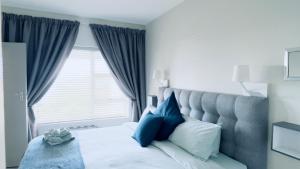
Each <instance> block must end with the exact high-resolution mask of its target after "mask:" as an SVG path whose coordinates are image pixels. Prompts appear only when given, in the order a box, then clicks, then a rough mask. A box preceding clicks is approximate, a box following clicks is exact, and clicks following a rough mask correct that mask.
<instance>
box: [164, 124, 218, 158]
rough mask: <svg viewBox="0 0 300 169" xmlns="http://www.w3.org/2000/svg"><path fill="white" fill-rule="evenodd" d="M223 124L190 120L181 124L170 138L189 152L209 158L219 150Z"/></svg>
mask: <svg viewBox="0 0 300 169" xmlns="http://www.w3.org/2000/svg"><path fill="white" fill-rule="evenodd" d="M220 139H221V126H219V125H217V124H213V123H208V122H203V121H200V120H188V121H186V122H185V123H182V124H181V125H179V126H178V127H177V128H176V129H175V131H174V132H173V133H172V134H171V135H170V137H169V140H170V141H171V142H172V143H173V144H175V145H177V146H179V147H181V148H182V149H184V150H186V151H187V152H189V153H191V154H193V155H194V156H196V157H199V158H200V159H203V160H208V159H209V157H210V156H212V155H216V154H217V153H218V152H219V147H220Z"/></svg>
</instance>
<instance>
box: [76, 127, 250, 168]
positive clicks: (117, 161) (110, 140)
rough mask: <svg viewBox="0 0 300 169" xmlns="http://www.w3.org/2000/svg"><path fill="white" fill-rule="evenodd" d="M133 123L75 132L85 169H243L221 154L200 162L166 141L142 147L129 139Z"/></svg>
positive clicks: (239, 164) (240, 164) (234, 161)
mask: <svg viewBox="0 0 300 169" xmlns="http://www.w3.org/2000/svg"><path fill="white" fill-rule="evenodd" d="M135 127H136V123H125V124H124V125H121V126H115V127H106V128H96V129H88V130H79V131H76V133H74V134H75V135H76V138H77V139H78V140H79V145H80V150H81V154H82V158H83V161H84V164H85V168H86V169H100V168H103V169H247V167H246V166H245V165H244V164H242V163H240V162H238V161H236V160H234V159H231V158H229V157H227V156H226V155H223V154H221V153H220V154H219V155H218V156H217V157H213V158H210V159H209V160H208V161H206V162H205V161H202V160H200V159H198V158H196V157H194V156H192V155H191V154H189V153H188V152H186V151H184V150H183V149H181V148H179V147H177V146H176V145H174V144H172V143H171V142H169V141H162V142H158V141H154V142H153V143H152V145H150V146H148V147H146V148H142V147H140V145H139V144H138V143H137V142H136V141H135V140H134V139H133V138H132V137H131V136H132V135H133V132H134V129H135Z"/></svg>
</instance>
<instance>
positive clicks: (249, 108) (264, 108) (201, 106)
mask: <svg viewBox="0 0 300 169" xmlns="http://www.w3.org/2000/svg"><path fill="white" fill-rule="evenodd" d="M173 91H174V92H175V95H176V99H177V101H178V104H179V107H180V109H181V113H182V114H184V115H186V116H190V117H193V118H197V119H199V120H202V121H206V122H211V123H220V124H221V125H222V134H221V143H220V153H219V154H218V156H216V157H212V158H210V159H209V160H208V161H202V160H200V159H198V158H196V157H194V156H192V155H191V154H189V153H188V152H186V151H184V150H182V149H181V148H179V147H177V146H175V145H174V144H172V143H171V142H170V141H154V142H152V144H151V145H150V146H148V147H147V148H142V147H140V145H139V144H138V143H137V142H136V141H135V140H134V139H132V138H131V136H132V134H133V132H134V130H135V128H136V126H137V123H133V122H132V123H125V124H123V125H121V126H115V127H107V128H96V129H89V130H81V131H76V132H74V135H75V136H76V139H75V140H76V141H78V144H79V147H80V152H81V156H82V159H83V163H84V166H85V168H86V169H100V168H101V169H141V168H142V169H266V153H267V119H268V99H266V98H260V97H245V96H237V95H229V94H220V93H210V92H200V91H190V90H182V89H172V88H163V89H161V92H160V95H159V102H161V101H163V100H164V99H165V98H167V97H168V96H169V95H170V94H171V93H172V92H173ZM29 148H30V146H29ZM27 155H28V153H27V152H26V154H25V156H24V158H23V160H22V163H24V159H26V156H27ZM21 165H22V164H21ZM27 168H28V167H27ZM29 168H30V167H29ZM74 169H75V168H74Z"/></svg>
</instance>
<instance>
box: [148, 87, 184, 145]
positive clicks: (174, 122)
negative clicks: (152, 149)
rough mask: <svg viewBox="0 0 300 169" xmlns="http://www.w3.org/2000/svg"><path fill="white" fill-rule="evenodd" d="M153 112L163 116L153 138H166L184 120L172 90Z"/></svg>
mask: <svg viewBox="0 0 300 169" xmlns="http://www.w3.org/2000/svg"><path fill="white" fill-rule="evenodd" d="M154 114H157V115H160V116H162V117H163V123H162V125H161V128H160V130H159V132H158V133H157V135H156V137H155V140H158V141H161V140H167V139H168V138H169V136H170V134H172V132H173V131H174V130H175V128H176V127H177V126H178V125H179V124H181V123H183V122H184V118H183V117H182V115H181V113H180V109H179V107H178V104H177V100H176V98H175V94H174V92H172V94H171V96H170V97H168V98H167V99H166V100H165V101H164V102H162V103H161V104H160V106H159V107H158V108H157V109H156V110H155V111H154Z"/></svg>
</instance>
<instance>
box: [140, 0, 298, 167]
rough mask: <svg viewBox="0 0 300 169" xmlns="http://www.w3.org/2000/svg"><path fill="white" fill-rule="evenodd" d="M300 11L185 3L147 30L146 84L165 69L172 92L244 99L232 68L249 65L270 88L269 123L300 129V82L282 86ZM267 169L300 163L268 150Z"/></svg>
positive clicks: (292, 4) (215, 0) (248, 1)
mask: <svg viewBox="0 0 300 169" xmlns="http://www.w3.org/2000/svg"><path fill="white" fill-rule="evenodd" d="M299 6H300V1H298V0H285V1H282V0H263V1H262V0H209V1H207V0H186V1H185V2H184V3H182V4H181V5H179V6H177V7H176V8H174V9H173V10H171V11H169V12H168V13H167V14H165V15H163V16H161V17H160V18H158V19H156V20H154V21H153V22H151V23H150V24H148V25H147V26H146V31H147V41H146V45H147V46H146V49H147V62H146V63H147V77H148V79H147V80H148V83H147V84H149V83H150V80H151V79H150V77H152V76H151V74H152V72H153V70H154V69H166V70H167V71H169V78H170V84H171V87H176V88H186V89H196V90H205V91H215V92H225V93H235V94H240V93H241V88H240V86H239V85H238V84H235V83H233V82H231V76H232V69H233V66H234V65H236V64H249V65H250V67H251V79H252V80H253V81H260V82H268V83H269V84H270V87H269V99H270V112H269V113H270V115H269V121H270V124H271V123H272V122H275V121H288V122H293V123H298V124H300V104H299V103H300V81H283V54H284V48H290V47H299V46H300V22H299V18H300V10H299ZM150 89H151V88H150V87H149V86H148V92H150V93H151V91H150ZM270 126H271V125H270ZM269 147H270V146H269ZM268 168H269V169H285V168H289V169H294V168H300V161H299V160H295V159H292V158H290V157H287V156H284V155H281V154H278V153H275V152H273V151H270V150H269V152H268Z"/></svg>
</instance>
